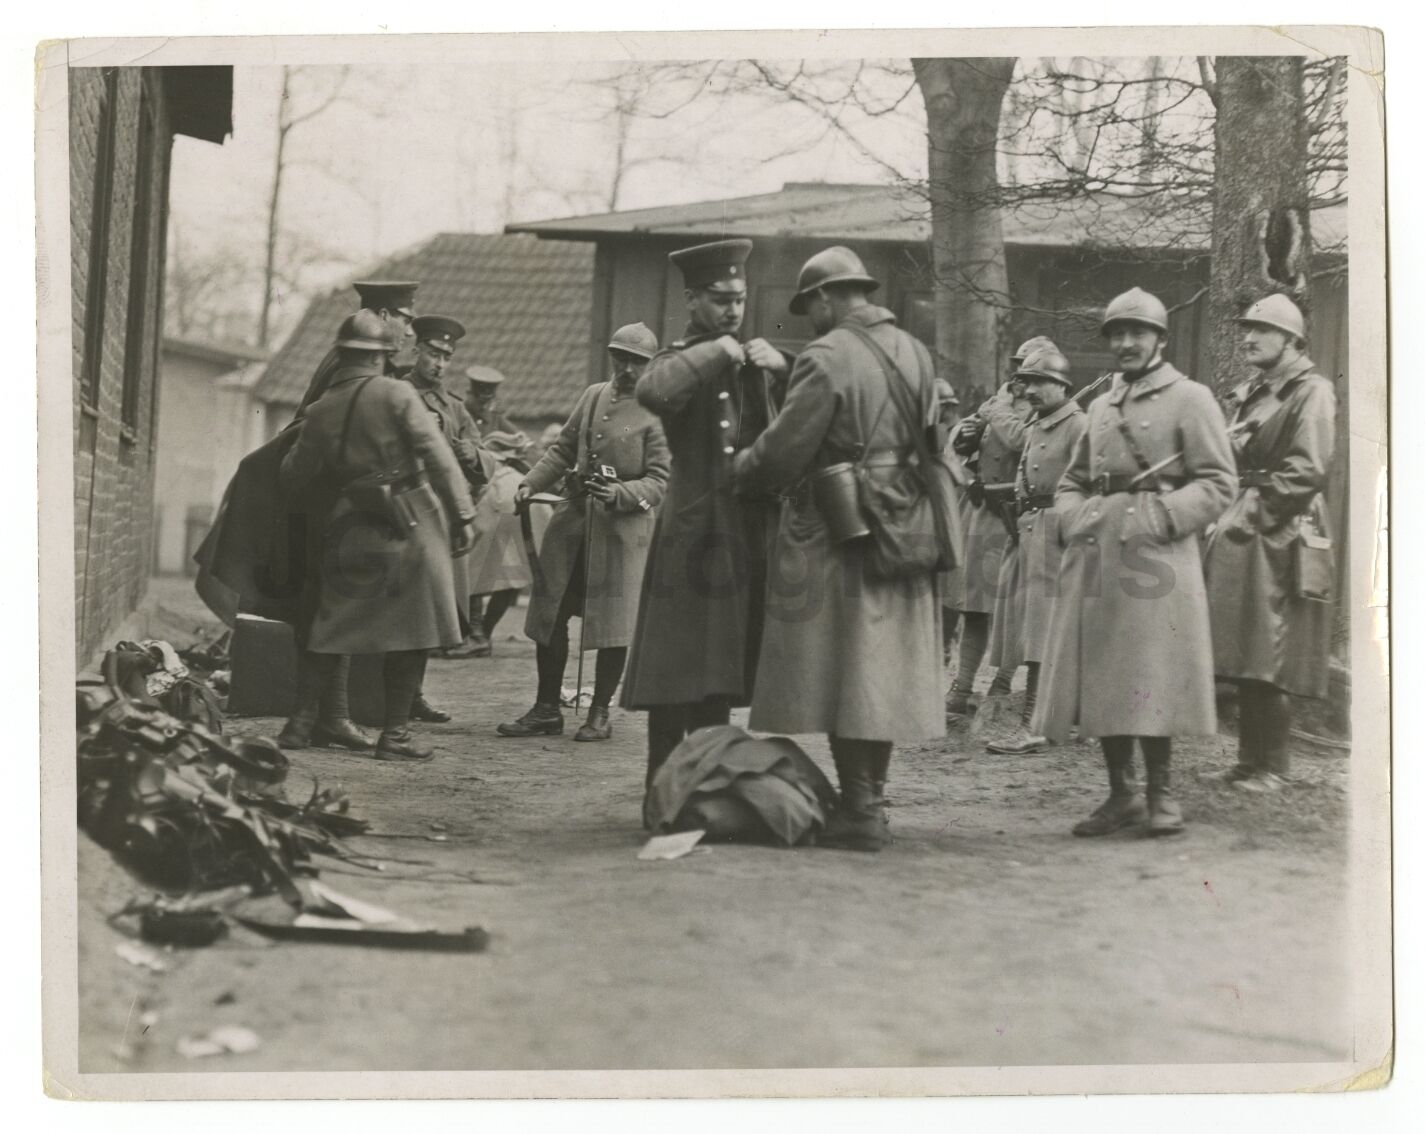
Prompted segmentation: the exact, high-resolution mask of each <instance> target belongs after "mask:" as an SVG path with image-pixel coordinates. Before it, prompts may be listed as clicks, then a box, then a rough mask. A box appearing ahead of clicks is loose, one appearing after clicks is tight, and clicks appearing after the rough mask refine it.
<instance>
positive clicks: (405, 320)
mask: <svg viewBox="0 0 1425 1134" xmlns="http://www.w3.org/2000/svg"><path fill="white" fill-rule="evenodd" d="M351 286H352V287H353V288H354V289H355V291H356V294H357V297H358V298H359V299H360V301H361V309H362V310H363V311H370V312H373V313H374V314H376V315H378V316H379V317H380V318H381V321H382V322H383V323H386V324H388V325H390V326H391V327H392V328H393V330H394V333H395V340H394V341H395V343H396V348H395V350H393V351H392V352H391V355H390V357H389V358H388V359H387V362H386V366H387V368H388V371H390V372H394V371H395V355H396V353H397V352H399V351H400V349H401V346H402V344H403V343H404V342H405V341H406V340H407V339H408V338H410V337H411V334H412V330H411V321H412V320H413V319H414V318H415V315H416V307H415V304H416V288H417V287H419V286H420V285H419V284H416V283H413V282H412V281H410V280H357V281H356V282H355V283H354V284H352V285H351ZM336 367H337V353H336V348H335V347H333V348H332V349H331V350H329V351H327V353H326V356H325V357H324V358H323V359H322V360H321V362H319V363H318V364H317V369H316V370H315V371H314V372H313V374H312V380H311V381H310V382H309V383H307V392H306V393H305V394H303V395H302V402H301V404H300V405H299V406H298V407H297V416H298V417H299V418H300V417H301V416H302V414H304V413H305V412H306V410H307V407H308V406H309V405H311V404H312V403H313V402H314V401H316V400H317V399H318V398H320V397H321V396H322V393H323V392H324V391H325V390H326V388H327V383H328V382H329V381H331V376H332V374H333V373H334V372H335V370H336Z"/></svg>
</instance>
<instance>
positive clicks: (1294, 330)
mask: <svg viewBox="0 0 1425 1134" xmlns="http://www.w3.org/2000/svg"><path fill="white" fill-rule="evenodd" d="M1237 322H1238V323H1244V324H1245V323H1255V324H1257V325H1259V326H1262V327H1271V328H1273V329H1274V330H1278V331H1285V332H1286V333H1287V334H1289V335H1295V336H1296V337H1297V338H1299V339H1304V338H1306V319H1305V317H1304V316H1303V315H1302V314H1301V308H1300V307H1298V306H1297V305H1296V304H1295V303H1293V302H1292V301H1291V300H1290V299H1289V298H1287V297H1286V296H1285V295H1282V294H1281V292H1277V293H1276V294H1274V295H1269V296H1267V297H1266V298H1265V299H1259V300H1257V302H1256V303H1254V304H1252V306H1251V307H1249V308H1247V310H1246V311H1244V312H1243V313H1242V314H1241V315H1240V316H1238V319H1237Z"/></svg>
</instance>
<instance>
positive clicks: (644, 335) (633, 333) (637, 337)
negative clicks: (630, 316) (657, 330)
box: [609, 323, 658, 358]
mask: <svg viewBox="0 0 1425 1134" xmlns="http://www.w3.org/2000/svg"><path fill="white" fill-rule="evenodd" d="M609 350H618V351H622V352H623V353H624V354H632V355H636V356H637V357H639V358H652V357H653V356H654V355H655V354H657V353H658V336H657V335H655V334H654V333H653V332H652V331H650V330H649V329H648V328H647V327H645V326H644V325H643V324H642V323H629V324H628V325H627V326H623V327H620V328H619V329H618V330H617V331H615V332H614V336H613V338H611V339H610V340H609Z"/></svg>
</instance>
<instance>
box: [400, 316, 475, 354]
mask: <svg viewBox="0 0 1425 1134" xmlns="http://www.w3.org/2000/svg"><path fill="white" fill-rule="evenodd" d="M411 330H413V331H414V332H415V333H416V342H418V343H430V344H431V346H434V347H439V348H441V349H442V350H444V351H445V353H446V354H454V353H455V344H456V343H458V342H459V341H460V340H461V339H463V338H464V337H465V324H464V323H462V322H461V321H460V320H459V319H452V318H451V317H450V316H449V315H417V316H416V317H415V318H414V319H412V320H411Z"/></svg>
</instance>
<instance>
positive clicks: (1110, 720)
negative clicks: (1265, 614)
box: [1031, 362, 1237, 740]
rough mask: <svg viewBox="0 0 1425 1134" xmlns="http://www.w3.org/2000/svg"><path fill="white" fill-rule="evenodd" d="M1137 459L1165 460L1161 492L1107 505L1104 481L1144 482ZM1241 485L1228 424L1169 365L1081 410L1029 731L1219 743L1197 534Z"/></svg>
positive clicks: (1061, 505) (1205, 393) (1118, 379)
mask: <svg viewBox="0 0 1425 1134" xmlns="http://www.w3.org/2000/svg"><path fill="white" fill-rule="evenodd" d="M1120 422H1121V423H1123V425H1122V426H1120ZM1124 429H1126V430H1127V432H1128V433H1129V435H1130V436H1131V437H1132V439H1133V446H1131V447H1130V445H1129V444H1128V442H1127V441H1126V440H1125V439H1124V435H1123V430H1124ZM1134 447H1136V449H1137V451H1138V453H1139V454H1140V455H1141V457H1142V459H1143V461H1144V462H1146V464H1147V465H1148V466H1150V467H1151V466H1153V465H1156V464H1157V463H1158V462H1159V461H1163V460H1166V459H1167V458H1170V457H1171V458H1173V459H1172V460H1171V461H1170V462H1169V463H1168V464H1167V465H1166V466H1165V467H1164V468H1163V469H1162V471H1161V472H1160V473H1159V474H1157V476H1158V479H1159V483H1160V484H1161V486H1162V488H1163V491H1162V492H1152V491H1126V492H1124V491H1118V492H1111V493H1105V491H1104V487H1105V485H1104V483H1103V482H1102V481H1101V480H1100V478H1102V477H1106V476H1107V477H1113V478H1116V479H1117V481H1118V483H1124V482H1125V481H1126V480H1128V479H1131V478H1132V477H1135V476H1137V475H1138V474H1139V473H1141V472H1142V466H1141V465H1140V464H1139V461H1138V459H1137V458H1135V457H1134V455H1133V449H1134ZM1236 485H1237V475H1236V465H1235V464H1234V462H1233V459H1232V445H1231V442H1230V441H1229V440H1228V437H1227V425H1226V422H1225V421H1224V419H1223V416H1222V410H1221V409H1220V408H1219V407H1218V405H1217V401H1216V400H1215V399H1214V398H1213V396H1212V393H1211V391H1210V390H1208V388H1207V387H1206V386H1203V385H1200V384H1199V383H1197V382H1193V381H1191V380H1190V379H1188V378H1187V377H1186V376H1185V375H1183V374H1182V373H1180V372H1179V371H1178V370H1176V369H1175V368H1174V367H1173V366H1172V365H1171V364H1169V363H1166V362H1165V363H1161V364H1159V365H1158V366H1156V367H1154V368H1153V369H1152V370H1150V371H1148V372H1147V373H1145V374H1143V375H1141V376H1138V377H1136V378H1135V379H1134V380H1133V381H1131V382H1128V381H1125V380H1124V378H1123V376H1122V375H1115V376H1114V379H1113V384H1112V386H1111V387H1110V388H1109V391H1108V393H1107V394H1105V395H1104V396H1102V397H1100V398H1098V399H1097V400H1096V401H1094V402H1093V404H1092V405H1091V406H1090V407H1089V411H1088V425H1087V428H1086V430H1085V432H1084V435H1083V436H1082V437H1080V438H1079V440H1078V442H1077V443H1076V444H1075V446H1074V452H1073V457H1072V459H1071V461H1070V463H1069V467H1068V469H1067V470H1066V471H1065V473H1064V476H1063V479H1062V480H1061V481H1060V482H1059V487H1058V492H1057V494H1056V498H1055V504H1054V508H1055V511H1056V512H1057V513H1058V514H1059V523H1060V530H1061V539H1062V541H1063V543H1064V555H1063V559H1062V561H1061V568H1060V572H1059V579H1060V591H1059V596H1058V598H1057V600H1056V601H1055V602H1054V605H1053V613H1052V615H1051V618H1050V627H1049V644H1048V648H1047V649H1046V651H1045V655H1044V659H1043V667H1044V668H1043V670H1042V672H1041V675H1040V680H1039V703H1038V705H1037V707H1036V709H1035V714H1034V721H1033V723H1032V725H1031V727H1032V728H1034V730H1035V731H1036V732H1039V733H1042V734H1043V735H1045V736H1048V737H1050V738H1051V739H1056V740H1063V739H1066V738H1067V737H1068V734H1069V730H1070V728H1071V727H1072V726H1073V725H1074V723H1075V721H1077V722H1078V726H1079V732H1080V733H1081V734H1082V735H1084V736H1094V737H1102V736H1185V735H1207V734H1212V733H1215V732H1216V729H1217V716H1216V707H1215V703H1214V697H1213V694H1214V684H1213V675H1212V635H1211V631H1210V630H1209V627H1208V621H1207V590H1206V587H1205V586H1204V583H1203V576H1202V558H1201V553H1200V551H1199V536H1200V535H1201V533H1202V532H1203V530H1204V529H1206V527H1207V526H1208V525H1209V524H1211V523H1212V522H1213V521H1214V520H1216V519H1217V518H1218V517H1219V516H1220V515H1221V514H1222V513H1223V511H1224V510H1225V509H1226V508H1227V505H1228V504H1229V503H1231V500H1232V496H1233V494H1234V493H1235V491H1236ZM1109 487H1112V483H1110V485H1109Z"/></svg>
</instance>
